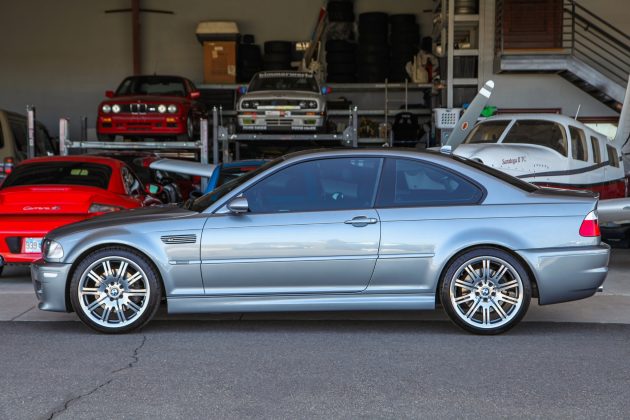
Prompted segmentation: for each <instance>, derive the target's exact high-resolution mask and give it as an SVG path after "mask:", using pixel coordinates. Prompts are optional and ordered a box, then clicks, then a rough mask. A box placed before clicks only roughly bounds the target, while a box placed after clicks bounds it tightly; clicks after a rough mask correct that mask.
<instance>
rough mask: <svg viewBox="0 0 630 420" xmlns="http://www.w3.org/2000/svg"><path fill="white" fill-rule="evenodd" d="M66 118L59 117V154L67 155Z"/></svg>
mask: <svg viewBox="0 0 630 420" xmlns="http://www.w3.org/2000/svg"><path fill="white" fill-rule="evenodd" d="M67 142H68V119H67V118H61V119H59V154H60V155H61V156H67V155H68V147H67V146H68V144H67Z"/></svg>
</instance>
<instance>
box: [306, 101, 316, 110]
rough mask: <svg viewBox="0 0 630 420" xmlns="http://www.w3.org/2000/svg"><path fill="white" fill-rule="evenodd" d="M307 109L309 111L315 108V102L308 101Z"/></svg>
mask: <svg viewBox="0 0 630 420" xmlns="http://www.w3.org/2000/svg"><path fill="white" fill-rule="evenodd" d="M308 107H309V108H311V109H316V108H317V101H308Z"/></svg>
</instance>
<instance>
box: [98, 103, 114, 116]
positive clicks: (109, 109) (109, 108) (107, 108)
mask: <svg viewBox="0 0 630 420" xmlns="http://www.w3.org/2000/svg"><path fill="white" fill-rule="evenodd" d="M101 110H102V111H103V112H104V113H106V114H109V113H110V112H111V111H112V107H111V106H109V105H108V104H105V105H103V106H102V107H101Z"/></svg>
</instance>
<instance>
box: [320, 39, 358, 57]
mask: <svg viewBox="0 0 630 420" xmlns="http://www.w3.org/2000/svg"><path fill="white" fill-rule="evenodd" d="M356 45H357V44H354V43H352V42H348V41H344V40H341V39H329V40H328V41H326V52H327V53H328V54H330V53H354V51H355V50H356Z"/></svg>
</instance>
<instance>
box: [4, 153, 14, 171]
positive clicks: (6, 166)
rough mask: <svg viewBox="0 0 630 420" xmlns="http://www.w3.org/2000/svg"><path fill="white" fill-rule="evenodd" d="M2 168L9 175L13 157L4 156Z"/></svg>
mask: <svg viewBox="0 0 630 420" xmlns="http://www.w3.org/2000/svg"><path fill="white" fill-rule="evenodd" d="M2 169H3V171H4V173H5V174H6V175H9V174H10V173H11V172H13V158H12V157H5V158H4V164H3V165H2Z"/></svg>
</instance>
